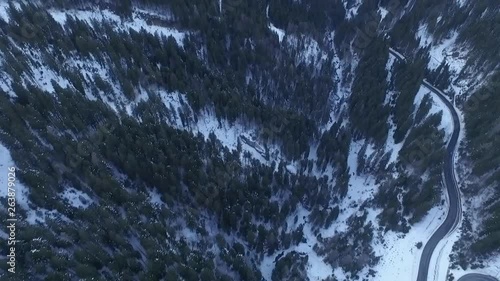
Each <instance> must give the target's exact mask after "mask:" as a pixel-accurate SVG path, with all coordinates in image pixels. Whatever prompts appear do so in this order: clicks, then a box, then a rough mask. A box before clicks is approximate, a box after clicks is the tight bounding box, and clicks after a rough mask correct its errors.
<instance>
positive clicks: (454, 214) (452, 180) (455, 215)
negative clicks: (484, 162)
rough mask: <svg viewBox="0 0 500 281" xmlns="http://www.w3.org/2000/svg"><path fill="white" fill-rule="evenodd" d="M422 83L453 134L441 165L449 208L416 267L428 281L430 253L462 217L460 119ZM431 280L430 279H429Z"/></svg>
mask: <svg viewBox="0 0 500 281" xmlns="http://www.w3.org/2000/svg"><path fill="white" fill-rule="evenodd" d="M389 51H390V53H391V54H392V55H394V56H395V57H396V59H398V60H399V61H401V62H404V63H407V60H406V58H405V57H404V56H403V55H401V54H400V53H398V52H397V51H395V50H393V49H392V48H391V49H389ZM422 84H423V85H424V86H425V87H427V88H428V89H429V90H430V91H431V92H433V93H434V94H436V95H437V96H438V97H439V99H441V101H442V102H443V103H444V104H445V105H446V107H448V109H449V110H450V113H451V115H452V118H453V134H452V136H451V139H450V141H449V142H448V145H447V147H446V155H445V159H444V165H443V180H444V185H445V187H446V190H447V193H448V201H449V210H448V214H447V216H446V219H445V220H444V222H443V223H442V224H441V225H440V226H439V228H438V229H437V230H436V231H435V232H434V234H433V235H432V236H431V238H430V239H429V240H428V241H427V243H426V244H425V246H424V250H423V252H422V256H421V258H420V264H419V268H418V277H417V281H428V280H429V279H430V278H429V276H430V272H429V264H430V262H431V257H432V253H433V252H434V250H435V249H436V246H437V245H438V243H439V242H440V241H441V240H443V239H444V238H445V236H446V235H447V234H449V233H450V232H452V231H453V230H455V228H456V227H457V225H458V223H459V222H460V221H461V219H462V217H461V216H462V208H461V206H462V204H461V198H460V192H459V189H458V185H457V182H456V177H455V168H454V165H453V163H454V161H453V160H454V157H455V150H456V146H457V141H458V136H459V134H460V120H459V118H458V114H457V111H456V110H455V107H454V106H453V105H452V104H451V102H450V101H449V100H448V99H447V98H446V97H445V95H444V93H443V92H442V91H440V90H439V89H437V88H436V87H434V86H433V85H431V84H430V83H429V82H428V81H427V80H424V81H423V82H422ZM431 280H432V279H431ZM459 281H498V280H497V279H496V278H494V277H491V276H486V275H480V274H468V275H465V276H463V277H462V278H460V279H459Z"/></svg>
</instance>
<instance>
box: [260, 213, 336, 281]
mask: <svg viewBox="0 0 500 281" xmlns="http://www.w3.org/2000/svg"><path fill="white" fill-rule="evenodd" d="M295 216H297V217H298V220H297V223H293V218H294V217H295ZM308 216H309V212H308V211H307V210H305V209H304V208H298V209H297V212H296V213H295V214H293V215H292V216H290V217H289V219H288V222H287V223H288V226H289V227H291V228H292V229H294V228H297V227H298V226H299V225H301V224H304V237H305V238H306V242H303V243H300V244H299V245H297V246H294V247H290V248H289V249H287V250H285V251H281V252H277V253H275V254H274V255H271V256H266V257H264V260H263V261H262V263H261V265H260V271H261V272H262V275H263V277H264V279H265V280H267V281H270V280H271V276H272V272H273V270H274V266H275V263H274V260H275V258H276V257H277V256H278V255H279V254H281V253H283V254H284V255H286V254H288V253H290V252H292V251H296V252H299V253H304V254H306V255H307V256H308V257H309V258H308V266H307V276H308V277H309V280H311V281H320V280H323V279H326V278H328V277H330V276H331V275H332V274H333V273H334V270H333V268H332V266H331V265H329V264H327V263H325V262H324V261H323V258H322V257H320V256H318V254H317V253H316V252H315V251H314V250H313V247H314V245H316V244H317V243H318V240H317V238H316V236H315V235H314V234H313V233H312V230H311V227H310V225H309V223H308V222H307V217H308ZM336 273H337V274H339V275H340V274H341V273H340V272H339V270H336ZM341 280H342V279H341Z"/></svg>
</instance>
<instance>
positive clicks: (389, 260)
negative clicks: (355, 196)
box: [372, 205, 447, 281]
mask: <svg viewBox="0 0 500 281" xmlns="http://www.w3.org/2000/svg"><path fill="white" fill-rule="evenodd" d="M446 208H447V206H443V205H441V206H438V207H434V208H432V209H431V210H430V211H429V213H428V214H427V215H426V216H425V218H424V219H423V220H422V221H421V222H419V223H417V224H415V225H413V227H412V228H411V229H410V231H409V232H408V233H407V234H406V235H404V234H401V233H395V232H392V231H390V232H388V233H386V234H384V235H383V238H382V240H381V241H380V240H378V241H377V240H376V241H375V243H374V244H373V247H374V249H375V252H376V253H377V255H380V256H381V259H380V262H379V264H378V265H377V266H375V268H374V270H376V271H377V274H376V277H375V278H374V279H372V280H373V281H378V280H380V281H387V280H398V281H406V280H408V281H413V280H415V279H416V276H417V274H418V266H419V262H420V256H421V254H422V251H423V245H425V243H426V242H427V240H429V238H430V237H431V236H432V234H433V233H434V231H435V230H436V229H437V228H438V227H439V226H440V225H441V223H442V221H443V220H444V219H445V216H446V212H447V209H446ZM419 242H421V243H422V247H421V248H420V249H418V248H417V243H419ZM431 263H432V262H431ZM443 280H444V279H443Z"/></svg>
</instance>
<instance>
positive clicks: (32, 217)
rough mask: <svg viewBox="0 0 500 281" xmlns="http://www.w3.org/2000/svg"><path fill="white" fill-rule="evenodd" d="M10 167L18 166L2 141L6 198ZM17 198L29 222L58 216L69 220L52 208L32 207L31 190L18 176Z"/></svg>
mask: <svg viewBox="0 0 500 281" xmlns="http://www.w3.org/2000/svg"><path fill="white" fill-rule="evenodd" d="M9 167H16V165H15V164H14V161H13V160H12V157H11V155H10V152H9V150H8V149H7V148H6V147H5V146H4V145H3V144H1V143H0V197H3V198H6V197H7V192H8V189H7V183H8V178H9V174H8V173H9V172H8V168H9ZM15 194H16V195H15V198H16V205H17V206H19V207H21V208H22V209H23V210H24V211H26V221H27V222H28V223H29V224H36V223H45V219H46V218H47V217H56V216H59V217H61V218H62V219H63V220H67V218H66V217H64V216H61V215H60V214H59V213H58V212H56V211H54V210H52V211H49V210H46V209H41V208H38V209H36V210H35V209H32V208H31V206H30V202H29V199H28V194H29V190H28V188H27V187H26V186H24V184H22V183H21V182H19V180H18V179H17V177H16V181H15ZM4 207H5V206H1V207H0V208H4Z"/></svg>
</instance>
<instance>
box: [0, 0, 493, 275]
mask: <svg viewBox="0 0 500 281" xmlns="http://www.w3.org/2000/svg"><path fill="white" fill-rule="evenodd" d="M292 2H293V3H291V2H290V3H288V2H286V1H278V2H271V3H260V2H249V3H246V2H245V3H243V2H241V1H221V2H218V3H215V4H213V3H212V4H209V3H206V2H204V1H195V2H193V3H192V5H190V6H189V7H188V6H185V3H183V2H182V3H181V2H179V1H171V3H168V4H167V3H162V2H160V1H136V2H130V1H107V2H105V3H97V4H95V5H94V4H88V3H77V2H74V3H73V2H71V1H59V2H57V3H56V2H54V3H52V2H48V3H47V4H45V6H39V7H36V6H33V5H30V4H27V3H24V4H22V3H21V2H19V3H16V4H13V5H10V4H8V3H7V2H0V3H1V5H0V18H1V19H2V20H0V26H1V30H2V39H1V41H0V89H1V91H0V119H1V120H3V121H5V122H1V126H0V143H1V144H2V146H1V147H0V148H1V150H0V154H1V155H2V161H3V162H2V163H1V164H0V168H1V167H3V166H16V167H17V168H18V169H19V184H20V185H19V186H20V188H21V192H20V193H19V196H22V197H20V198H21V199H20V200H18V201H19V204H20V207H21V209H22V211H20V213H19V221H20V224H22V227H23V228H25V229H26V230H25V232H24V234H21V233H19V235H21V239H23V240H29V239H33V238H37V237H41V238H40V240H36V241H37V242H36V243H33V245H30V247H27V246H20V248H19V250H18V251H23V252H26V253H27V255H26V256H25V257H23V259H24V260H23V262H24V263H25V264H33V266H32V267H27V268H23V269H22V272H21V273H20V275H19V276H21V278H23V277H26V276H35V277H34V278H35V279H36V280H77V279H84V278H104V279H120V278H121V277H123V276H125V274H126V275H127V276H129V277H130V278H131V279H132V280H160V279H162V278H163V279H165V280H180V279H183V280H261V279H262V278H263V279H265V280H273V281H275V280H307V279H309V280H363V279H365V280H390V279H398V280H413V276H414V274H415V273H416V266H417V265H418V261H419V256H420V254H421V252H422V244H425V242H426V240H427V239H428V238H429V237H430V236H431V235H432V233H433V232H434V231H435V230H436V228H437V227H438V226H439V225H440V222H441V221H442V220H443V219H444V216H445V214H446V210H447V204H448V203H447V201H446V198H445V194H444V192H443V187H442V183H441V169H442V159H443V155H444V145H445V143H446V142H447V141H448V140H449V137H450V135H451V132H452V128H451V122H452V121H451V114H450V113H449V112H448V111H447V110H446V107H445V106H444V104H442V102H441V101H440V100H439V99H437V98H436V97H435V96H434V95H432V94H429V91H428V89H427V88H425V87H424V86H423V85H422V82H423V80H424V78H425V79H427V81H429V82H430V83H432V84H434V85H438V86H439V87H440V89H443V90H444V91H445V93H446V94H447V95H449V96H450V97H452V98H454V102H455V104H456V106H457V108H458V109H459V110H464V108H466V105H464V103H463V101H464V100H466V99H467V98H469V97H470V96H471V95H472V93H471V92H472V91H474V90H475V89H477V88H478V87H479V86H480V85H481V83H480V82H478V83H476V81H475V79H473V77H475V76H471V73H474V74H477V75H478V76H477V77H482V78H487V77H489V75H490V72H488V71H484V72H480V71H479V70H478V68H477V67H476V66H478V65H485V64H484V63H483V64H481V63H480V62H478V61H476V60H475V58H474V57H473V54H472V52H471V48H470V45H468V44H470V42H467V40H466V39H464V38H467V37H466V36H465V35H463V34H464V32H463V30H465V29H466V27H463V26H462V25H461V24H463V23H461V24H457V25H453V27H455V28H450V27H449V26H447V25H446V24H448V25H451V23H450V22H449V21H448V19H445V17H444V16H445V15H435V14H432V15H431V16H429V17H427V16H425V17H424V16H422V14H425V13H424V12H423V11H425V9H427V8H426V7H427V6H426V3H427V2H428V1H424V2H426V3H423V4H421V3H420V2H418V1H417V2H413V1H401V3H400V5H399V6H400V7H402V8H403V9H399V10H398V9H394V7H391V6H390V5H389V3H387V2H388V1H380V4H379V5H372V4H370V3H365V2H362V1H342V3H333V4H332V3H319V4H318V3H316V2H315V3H311V4H310V5H309V1H299V2H297V1H292ZM438 2H439V3H435V4H432V3H431V4H429V3H427V4H429V6H430V7H431V8H429V9H431V10H432V9H435V8H436V7H438V6H439V5H444V4H443V3H441V2H440V1H438ZM450 5H453V9H451V11H456V12H457V13H465V12H466V11H470V12H471V13H472V12H474V9H476V8H474V7H475V6H474V5H472V4H471V3H470V2H467V1H463V2H460V5H458V2H457V3H452V4H450ZM277 7H278V8H277ZM339 9H340V10H341V9H343V12H342V11H340V10H339ZM284 11H287V13H284ZM333 11H334V12H333ZM372 12H375V15H377V16H374V14H373V13H372ZM301 13H302V14H306V15H308V19H307V18H306V19H304V18H303V15H301ZM295 15H296V16H297V17H294V16H295ZM378 15H380V16H381V17H379V16H378ZM439 16H441V19H440V20H437V19H438V18H439ZM411 17H414V18H420V17H421V19H420V20H419V21H417V22H415V21H412V20H408V18H411ZM434 17H435V20H434ZM372 18H374V19H375V23H376V28H375V29H374V30H373V32H371V33H370V32H368V33H367V34H364V35H365V36H364V38H365V39H366V38H368V39H369V40H368V41H369V42H368V45H366V46H369V47H368V48H367V47H366V46H365V48H360V44H359V37H360V36H362V35H361V34H360V30H361V32H366V31H367V30H370V29H367V28H365V27H366V26H364V25H365V24H366V23H367V22H365V21H364V19H372ZM368 23H370V21H368ZM466 24H468V21H466ZM408 26H410V27H411V28H410V30H413V28H414V27H415V28H418V31H416V32H415V33H412V34H410V35H411V36H408V34H407V33H408V32H406V33H404V34H402V33H401V32H399V30H404V29H405V28H406V27H408ZM398 32H399V33H398ZM389 38H390V39H389ZM390 47H393V48H394V50H398V51H401V52H402V53H404V54H405V56H406V57H408V58H410V57H411V58H412V59H413V58H414V61H415V63H412V64H402V63H400V62H398V61H397V60H396V59H395V57H394V56H393V55H392V54H389V48H390ZM443 61H446V62H447V63H448V65H446V64H444V63H442V62H443ZM466 115H467V114H464V115H463V116H461V118H462V121H464V124H465V121H466V120H465V118H466ZM461 137H462V138H465V135H463V136H461ZM464 149H466V148H465V146H464ZM464 157H465V156H464ZM457 166H460V165H458V163H457ZM462 168H463V169H464V170H467V169H470V166H468V167H467V166H466V167H462ZM2 182H5V179H3V178H0V183H1V184H4V183H2ZM494 196H495V195H494V192H493V191H492V193H491V198H492V197H494ZM0 197H2V198H4V197H5V194H4V193H0ZM471 198H474V197H471ZM483 200H489V199H488V198H484V199H483ZM483 200H481V201H472V202H475V204H479V203H478V202H483ZM0 201H2V200H0ZM3 201H5V200H3ZM3 201H2V202H3ZM493 204H494V202H492V203H491V205H493ZM471 205H474V203H471ZM1 210H2V211H1V212H2V214H4V213H5V211H4V209H1ZM467 210H469V209H467ZM480 229H482V226H480V225H477V226H474V232H475V231H480ZM461 233H467V231H463V232H459V234H461ZM0 236H1V237H3V238H5V236H6V233H3V232H2V233H0ZM55 237H62V238H61V239H62V242H57V241H56V239H55ZM475 237H476V238H477V237H478V236H475ZM37 239H38V238H37ZM453 239H455V240H459V241H460V237H458V236H456V237H454V238H453ZM58 241H59V240H58ZM453 241H454V240H452V239H450V240H449V244H448V245H447V246H446V247H451V246H450V245H452V244H453V243H452V242H453ZM443 251H448V252H451V251H452V249H451V248H450V249H448V248H446V249H445V250H443ZM458 253H459V251H456V250H455V249H453V254H455V255H457V254H458ZM47 256H53V257H54V258H51V259H50V260H49V262H47V259H46V257H47ZM69 256H75V258H74V259H71V262H64V261H65V260H68V257H69ZM492 260H493V261H494V260H495V259H494V258H493V259H492ZM449 263H450V260H448V259H443V262H442V263H440V264H441V265H442V266H441V267H440V268H439V270H444V271H445V272H447V271H448V264H449ZM493 263H494V262H493ZM493 263H492V264H493ZM43 268H46V269H45V270H43ZM2 270H3V269H2ZM453 272H454V273H456V274H461V273H459V272H460V271H459V270H454V271H453ZM445 274H446V273H445ZM26 278H27V277H26ZM25 280H28V279H25Z"/></svg>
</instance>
